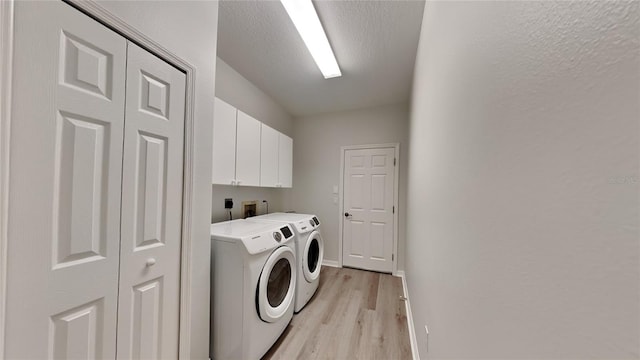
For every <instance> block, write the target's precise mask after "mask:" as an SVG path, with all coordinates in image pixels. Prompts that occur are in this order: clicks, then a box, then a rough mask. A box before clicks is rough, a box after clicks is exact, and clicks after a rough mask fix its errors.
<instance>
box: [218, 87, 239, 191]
mask: <svg viewBox="0 0 640 360" xmlns="http://www.w3.org/2000/svg"><path fill="white" fill-rule="evenodd" d="M236 113H237V110H236V108H235V107H233V106H231V105H229V104H227V103H226V102H224V101H222V100H220V99H218V98H216V100H215V110H214V115H213V116H214V118H213V173H212V174H213V178H212V180H213V183H214V184H224V185H235V184H236Z"/></svg>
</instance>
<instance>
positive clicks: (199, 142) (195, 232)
mask: <svg viewBox="0 0 640 360" xmlns="http://www.w3.org/2000/svg"><path fill="white" fill-rule="evenodd" d="M98 3H99V4H100V5H101V6H102V7H104V8H105V9H107V10H108V11H110V12H111V13H113V14H115V15H116V16H118V17H120V18H121V19H122V20H124V21H125V22H127V23H129V24H131V25H132V26H133V27H135V28H136V29H138V30H139V31H140V32H142V33H143V34H145V35H146V36H148V37H149V38H151V39H153V40H155V41H156V42H158V43H159V44H161V45H162V46H164V47H165V48H167V49H168V50H169V51H171V52H173V53H174V54H176V55H177V56H178V57H180V58H182V59H183V60H185V61H187V62H188V63H190V64H191V65H192V66H194V67H195V68H196V78H195V83H196V84H195V86H196V90H195V91H196V93H195V117H194V118H195V121H194V127H195V131H194V134H195V136H194V143H195V147H196V151H195V158H194V167H193V172H194V180H193V184H192V187H193V191H194V192H195V193H196V194H200V195H201V197H199V198H197V199H196V200H195V201H194V202H193V203H192V204H191V209H189V211H191V213H192V216H193V224H192V226H191V229H190V231H191V234H192V236H193V239H194V242H193V244H192V248H191V253H192V254H193V264H192V268H193V273H192V279H191V280H192V284H193V288H192V292H191V306H192V309H193V314H192V317H191V323H190V328H191V344H189V345H188V347H189V348H190V356H189V358H192V359H207V358H208V357H209V284H210V280H209V277H210V275H209V274H210V272H209V262H210V261H209V258H210V240H209V214H210V213H211V203H210V202H209V199H210V194H211V131H212V121H211V119H212V118H213V97H214V81H215V64H216V56H215V55H216V41H217V31H218V2H217V1H110V0H98Z"/></svg>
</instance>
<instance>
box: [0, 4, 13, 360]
mask: <svg viewBox="0 0 640 360" xmlns="http://www.w3.org/2000/svg"><path fill="white" fill-rule="evenodd" d="M13 4H14V0H5V1H0V24H2V26H0V358H2V357H4V339H5V308H6V299H7V296H6V289H7V244H8V242H9V238H8V236H7V224H8V215H9V138H10V136H11V122H10V118H11V94H12V73H13V63H12V59H13Z"/></svg>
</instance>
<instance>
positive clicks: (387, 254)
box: [342, 148, 397, 272]
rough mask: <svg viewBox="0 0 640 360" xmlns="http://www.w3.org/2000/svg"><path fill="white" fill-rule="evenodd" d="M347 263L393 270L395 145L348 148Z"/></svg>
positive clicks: (344, 249) (344, 251) (345, 180)
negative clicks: (393, 146) (390, 146)
mask: <svg viewBox="0 0 640 360" xmlns="http://www.w3.org/2000/svg"><path fill="white" fill-rule="evenodd" d="M344 157H345V158H344V178H343V186H344V187H343V189H344V192H343V199H344V203H343V205H344V207H343V208H344V211H345V213H344V217H343V221H344V224H343V245H342V258H343V265H345V266H351V267H356V268H361V269H367V270H374V271H381V272H391V271H392V270H393V259H392V256H393V234H394V230H393V229H394V224H393V221H394V215H393V212H394V184H395V182H396V181H397V179H395V173H396V172H395V169H394V166H395V164H394V158H395V148H375V149H357V150H345V154H344Z"/></svg>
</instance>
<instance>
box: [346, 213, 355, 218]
mask: <svg viewBox="0 0 640 360" xmlns="http://www.w3.org/2000/svg"><path fill="white" fill-rule="evenodd" d="M352 216H353V215H351V214H349V213H348V212H346V213H344V217H346V218H350V217H352Z"/></svg>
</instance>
